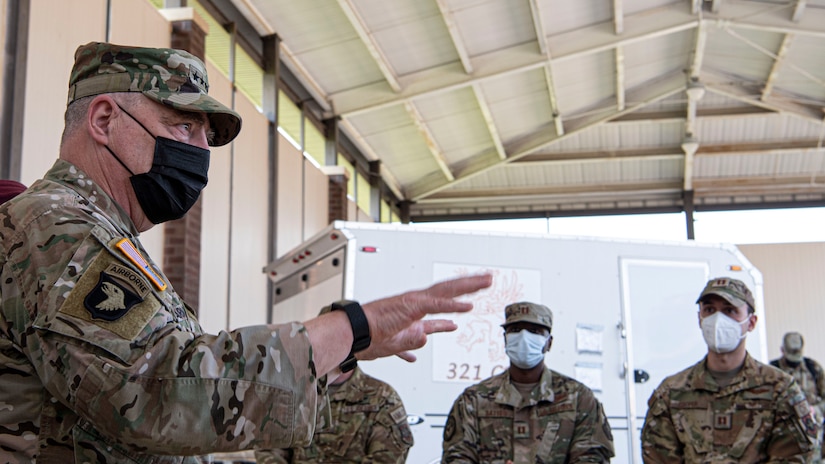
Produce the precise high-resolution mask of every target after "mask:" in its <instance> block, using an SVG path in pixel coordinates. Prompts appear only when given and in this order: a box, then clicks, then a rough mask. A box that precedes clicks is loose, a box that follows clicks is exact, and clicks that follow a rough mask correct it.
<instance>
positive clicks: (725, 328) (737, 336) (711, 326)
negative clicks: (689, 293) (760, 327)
mask: <svg viewBox="0 0 825 464" xmlns="http://www.w3.org/2000/svg"><path fill="white" fill-rule="evenodd" d="M750 320H751V318H750V315H748V317H747V319H745V320H744V321H742V322H736V321H735V320H733V319H731V318H730V317H728V316H725V315H724V314H722V313H720V312H715V313H713V314H712V315H710V316H708V317H706V318H704V319H702V336H704V337H705V343H707V344H708V348H710V349H711V351H715V352H717V353H730V352H731V351H733V350H735V349H736V347H737V346H739V341H740V340H742V339H743V338H745V337H746V336H747V335H748V333H747V332H745V333H744V334H743V333H742V325H744V324H747V323H748V321H750Z"/></svg>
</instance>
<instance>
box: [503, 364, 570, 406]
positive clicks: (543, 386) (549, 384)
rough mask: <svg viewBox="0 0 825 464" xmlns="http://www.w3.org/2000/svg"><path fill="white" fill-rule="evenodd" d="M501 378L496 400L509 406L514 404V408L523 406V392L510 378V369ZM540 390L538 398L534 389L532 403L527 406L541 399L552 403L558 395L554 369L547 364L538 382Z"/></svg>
mask: <svg viewBox="0 0 825 464" xmlns="http://www.w3.org/2000/svg"><path fill="white" fill-rule="evenodd" d="M501 379H502V382H501V385H499V388H498V391H496V399H495V402H496V403H498V404H506V405H508V406H512V407H513V408H518V407H519V406H522V404H521V401H522V396H521V393H520V392H519V391H518V390H517V389H516V387H515V385H513V382H512V381H511V380H510V371H509V370H507V371H505V373H504V375H503V376H502V377H501ZM538 392H539V393H538V398H536V389H535V388H534V389H533V392H532V393H531V399H530V403H529V404H528V405H525V406H532V405H535V404H538V403H539V402H540V401H549V402H551V403H552V402H553V401H554V400H555V399H556V395H555V393H554V392H553V371H551V370H550V369H549V368H548V367H547V366H544V371H543V372H542V373H541V378H540V379H539V384H538Z"/></svg>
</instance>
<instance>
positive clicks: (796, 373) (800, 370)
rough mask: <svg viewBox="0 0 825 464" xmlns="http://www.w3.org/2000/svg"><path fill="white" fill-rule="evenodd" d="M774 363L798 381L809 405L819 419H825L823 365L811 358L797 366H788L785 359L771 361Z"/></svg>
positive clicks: (824, 375) (824, 376)
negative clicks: (817, 414)
mask: <svg viewBox="0 0 825 464" xmlns="http://www.w3.org/2000/svg"><path fill="white" fill-rule="evenodd" d="M774 362H776V364H778V365H779V368H780V369H782V370H783V371H785V372H787V373H788V374H790V375H791V377H793V378H794V379H796V383H798V384H799V388H801V389H802V392H803V393H805V396H806V397H807V398H808V403H810V405H811V406H813V407H814V409H816V411H817V412H818V413H819V417H825V371H823V369H822V365H821V364H819V363H818V362H816V361H814V360H813V359H811V358H805V359H804V360H803V362H800V363H799V364H797V365H796V366H791V365H790V364H788V362H787V361H786V360H785V358H779V359H776V360H774V361H771V363H774ZM807 364H810V366H811V368H812V369H813V372H811V371H810V370H809V369H808V367H807ZM814 374H816V375H814Z"/></svg>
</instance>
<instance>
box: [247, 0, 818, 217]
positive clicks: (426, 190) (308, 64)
mask: <svg viewBox="0 0 825 464" xmlns="http://www.w3.org/2000/svg"><path fill="white" fill-rule="evenodd" d="M232 4H233V5H234V6H235V7H236V8H237V9H238V10H239V11H241V12H243V13H244V15H245V17H246V19H247V20H248V21H249V22H250V23H251V24H252V25H253V26H254V27H255V28H256V30H257V31H258V33H259V34H260V35H261V36H266V35H271V34H277V35H278V36H279V37H280V38H281V40H282V45H281V46H282V57H283V59H284V61H285V63H286V65H287V66H288V67H289V68H290V70H291V71H292V72H293V73H294V74H295V75H297V76H298V78H299V80H300V81H301V82H302V83H303V84H304V85H305V86H306V87H307V88H311V89H314V90H315V92H316V93H317V94H319V97H320V100H321V101H319V103H320V105H321V107H323V108H324V111H325V114H324V115H323V116H324V117H326V118H333V117H338V118H340V121H341V122H340V126H339V127H340V129H341V130H342V131H343V132H344V133H345V134H347V135H348V136H349V138H350V139H351V140H354V141H356V143H357V144H360V148H361V149H362V151H363V153H364V154H365V156H367V157H368V158H369V159H370V160H371V161H380V163H381V173H382V178H383V180H384V182H385V183H386V184H387V185H388V186H389V187H390V188H391V189H392V191H393V192H395V194H396V195H397V196H398V197H399V198H400V199H401V200H404V201H405V204H406V207H408V208H409V209H408V214H409V219H411V220H413V221H426V220H434V219H445V218H453V219H455V218H462V217H463V218H477V217H480V216H489V217H506V216H508V215H514V216H515V215H517V216H543V215H554V214H587V213H588V212H591V213H605V212H621V211H628V210H634V211H637V210H646V211H654V210H671V211H678V210H682V209H684V208H691V209H694V208H695V209H696V210H702V209H719V208H730V209H735V208H739V207H762V206H770V205H773V206H778V205H781V206H789V205H795V204H796V205H813V204H819V205H821V204H825V184H823V183H822V180H821V179H820V177H821V176H823V174H825V172H823V169H825V149H823V148H822V141H823V134H824V132H823V128H824V127H825V126H824V125H823V106H825V53H822V50H825V0H807V1H806V0H792V1H791V0H785V1H782V0H775V1H768V0H680V1H672V0H612V1H607V0H575V1H571V0H335V1H334V0H301V1H295V0H232Z"/></svg>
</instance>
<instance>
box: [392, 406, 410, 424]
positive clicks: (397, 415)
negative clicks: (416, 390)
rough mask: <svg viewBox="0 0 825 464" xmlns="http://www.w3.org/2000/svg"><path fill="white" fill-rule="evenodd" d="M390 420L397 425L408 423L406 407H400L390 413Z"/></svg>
mask: <svg viewBox="0 0 825 464" xmlns="http://www.w3.org/2000/svg"><path fill="white" fill-rule="evenodd" d="M390 419H392V421H393V422H395V423H396V424H398V423H401V422H407V411H405V410H404V406H399V407H397V408H395V409H393V410H392V411H390Z"/></svg>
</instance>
